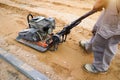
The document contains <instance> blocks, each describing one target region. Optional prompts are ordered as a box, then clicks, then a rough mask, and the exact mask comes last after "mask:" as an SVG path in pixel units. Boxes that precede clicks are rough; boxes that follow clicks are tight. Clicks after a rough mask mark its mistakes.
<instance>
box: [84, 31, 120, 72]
mask: <svg viewBox="0 0 120 80" xmlns="http://www.w3.org/2000/svg"><path fill="white" fill-rule="evenodd" d="M119 41H120V35H116V36H113V37H110V38H108V39H105V38H103V37H102V36H101V35H99V34H97V33H96V35H95V36H93V37H92V39H91V40H90V42H89V44H86V45H85V47H86V48H87V49H88V50H89V51H90V50H91V51H92V52H93V54H94V61H93V66H94V67H95V68H96V69H97V70H98V71H107V70H108V68H109V66H110V62H111V60H112V59H113V57H114V56H115V54H116V51H117V47H118V43H119Z"/></svg>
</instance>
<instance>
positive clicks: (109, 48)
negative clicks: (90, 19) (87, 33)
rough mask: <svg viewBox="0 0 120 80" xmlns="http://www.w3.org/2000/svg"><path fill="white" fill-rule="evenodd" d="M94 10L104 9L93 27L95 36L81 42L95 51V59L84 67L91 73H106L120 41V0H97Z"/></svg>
mask: <svg viewBox="0 0 120 80" xmlns="http://www.w3.org/2000/svg"><path fill="white" fill-rule="evenodd" d="M93 10H97V11H101V10H102V14H101V15H100V17H99V19H98V20H97V22H96V24H95V26H94V27H93V30H92V32H93V36H92V38H91V40H90V41H89V42H88V41H83V40H82V41H80V42H79V44H80V45H81V46H82V47H83V48H84V49H85V50H86V51H87V52H90V51H92V52H93V54H94V61H93V63H90V64H85V65H84V66H83V68H84V69H85V70H86V71H88V72H91V73H105V72H107V71H108V69H109V67H110V63H111V61H112V59H113V58H114V56H115V54H116V51H117V46H118V43H119V41H120V0H96V3H95V5H94V6H93Z"/></svg>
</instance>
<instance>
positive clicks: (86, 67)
mask: <svg viewBox="0 0 120 80" xmlns="http://www.w3.org/2000/svg"><path fill="white" fill-rule="evenodd" d="M83 68H84V70H85V71H87V72H90V73H94V74H98V73H101V74H105V73H106V72H107V71H98V70H97V69H96V68H95V67H94V66H93V65H92V64H85V65H84V66H83Z"/></svg>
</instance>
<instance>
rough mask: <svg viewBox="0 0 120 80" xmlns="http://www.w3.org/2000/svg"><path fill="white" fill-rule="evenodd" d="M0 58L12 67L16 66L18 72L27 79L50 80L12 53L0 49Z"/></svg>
mask: <svg viewBox="0 0 120 80" xmlns="http://www.w3.org/2000/svg"><path fill="white" fill-rule="evenodd" d="M0 58H2V59H4V60H5V61H7V62H8V63H10V64H11V65H12V66H14V67H15V68H16V69H17V70H18V71H20V72H21V73H23V74H24V75H25V76H26V77H28V78H29V79H30V80H49V79H48V78H47V77H46V76H45V75H43V74H42V73H40V72H38V71H37V70H35V69H34V68H32V67H31V66H29V65H28V64H26V63H24V62H23V61H21V60H19V59H18V58H16V57H15V56H13V55H12V54H11V53H8V52H7V51H5V50H4V49H2V48H0Z"/></svg>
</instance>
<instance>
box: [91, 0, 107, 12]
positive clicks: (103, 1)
mask: <svg viewBox="0 0 120 80" xmlns="http://www.w3.org/2000/svg"><path fill="white" fill-rule="evenodd" d="M107 3H108V0H96V2H95V4H94V6H93V10H97V11H100V10H102V9H103V8H105V7H106V6H107Z"/></svg>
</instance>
